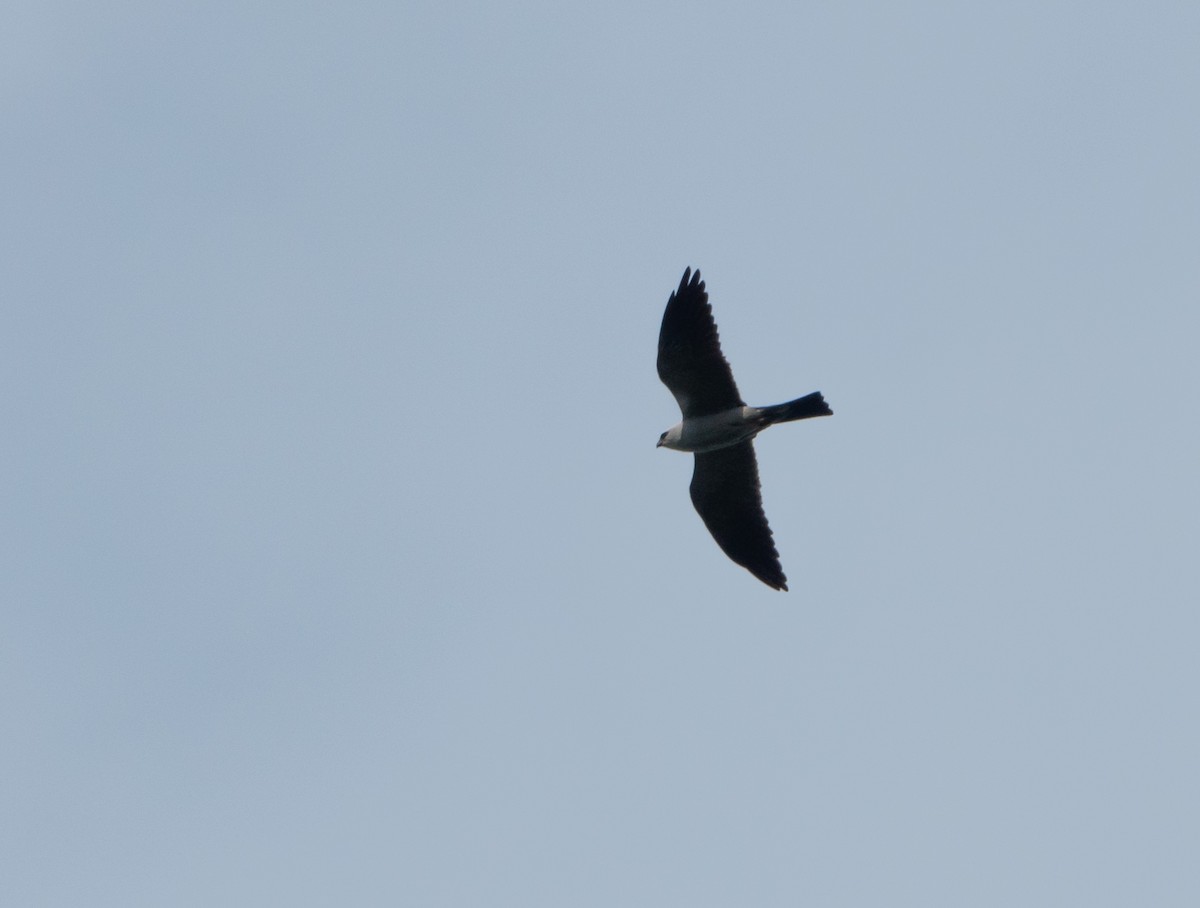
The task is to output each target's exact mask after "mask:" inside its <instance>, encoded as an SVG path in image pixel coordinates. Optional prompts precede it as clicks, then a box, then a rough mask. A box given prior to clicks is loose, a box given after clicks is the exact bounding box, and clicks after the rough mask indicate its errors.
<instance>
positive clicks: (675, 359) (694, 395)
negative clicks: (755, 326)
mask: <svg viewBox="0 0 1200 908" xmlns="http://www.w3.org/2000/svg"><path fill="white" fill-rule="evenodd" d="M658 377H659V378H661V379H662V380H663V384H665V385H666V386H667V388H669V389H670V391H671V393H672V394H674V395H675V400H676V401H678V402H679V409H680V410H682V411H683V418H684V419H691V418H692V417H695V416H708V415H710V414H712V413H720V412H721V411H722V410H729V409H732V408H733V407H743V406H745V403H744V402H743V401H742V398H741V396H740V395H739V394H738V389H737V385H735V384H734V382H733V372H732V370H731V369H730V368H729V363H727V362H726V361H725V357H724V356H723V355H722V354H721V339H720V338H719V337H718V336H717V323H716V322H715V321H713V315H712V307H711V306H709V304H708V293H706V292H705V290H704V281H702V280H700V272H699V271H697V272H696V273H695V274H692V269H691V268H688V269H687V270H686V271H684V272H683V280H681V281H680V282H679V289H678V290H676V291H675V292H674V293H672V294H671V298H670V299H669V300H667V311H666V312H664V313H663V320H662V328H660V329H659V332H658Z"/></svg>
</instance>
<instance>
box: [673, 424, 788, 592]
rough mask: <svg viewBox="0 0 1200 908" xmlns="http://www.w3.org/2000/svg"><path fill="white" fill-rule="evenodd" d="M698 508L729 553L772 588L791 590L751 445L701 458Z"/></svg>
mask: <svg viewBox="0 0 1200 908" xmlns="http://www.w3.org/2000/svg"><path fill="white" fill-rule="evenodd" d="M691 491H692V504H694V505H695V506H696V512H697V513H698V514H699V515H700V517H701V519H702V520H703V521H704V525H705V526H706V527H708V531H709V532H710V533H712V536H713V539H715V540H717V545H719V546H720V547H721V548H722V549H723V550H724V551H725V554H726V555H728V556H729V557H730V558H732V559H733V560H734V561H736V562H737V563H738V564H740V565H741V566H742V567H744V568H746V570H748V571H749V572H750V573H751V574H753V575H754V576H755V577H757V578H758V579H759V580H761V581H762V582H763V583H765V584H766V585H767V586H769V587H771V588H773V589H777V590H786V589H787V577H785V576H784V575H783V567H782V566H781V565H780V563H779V552H778V551H777V550H776V548H775V542H774V540H773V539H772V538H771V528H770V527H769V526H768V525H767V515H766V514H764V513H763V506H762V495H761V493H760V492H759V484H758V462H757V461H756V460H755V457H754V446H753V444H752V443H751V442H748V441H744V442H742V443H741V444H737V445H733V446H732V447H728V448H718V449H717V450H716V451H706V452H704V453H703V454H697V455H696V469H695V471H694V472H693V473H692V488H691Z"/></svg>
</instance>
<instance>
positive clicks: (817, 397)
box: [762, 391, 833, 425]
mask: <svg viewBox="0 0 1200 908" xmlns="http://www.w3.org/2000/svg"><path fill="white" fill-rule="evenodd" d="M762 411H763V416H765V417H766V421H767V425H771V424H772V423H777V422H791V421H792V420H794V419H810V418H812V417H813V416H832V415H833V411H832V410H830V409H829V404H827V403H825V397H824V395H822V394H821V392H820V391H814V392H813V393H812V394H806V395H804V397H798V398H796V399H795V400H789V401H788V402H787V403H786V404H775V406H773V407H763V408H762Z"/></svg>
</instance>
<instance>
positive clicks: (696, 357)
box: [658, 268, 833, 590]
mask: <svg viewBox="0 0 1200 908" xmlns="http://www.w3.org/2000/svg"><path fill="white" fill-rule="evenodd" d="M658 377H659V378H661V379H662V381H663V384H665V385H666V386H667V388H668V389H669V390H670V392H671V393H672V394H673V395H675V400H676V401H677V402H678V403H679V409H680V410H682V411H683V420H682V421H680V422H678V423H676V424H675V425H673V426H671V428H669V429H667V431H665V432H663V433H662V435H660V436H659V437H658V447H660V448H673V449H674V450H676V451H691V452H692V453H694V454H695V456H696V465H695V469H694V470H693V472H692V486H691V492H692V504H693V505H695V506H696V511H697V513H699V514H700V518H701V519H702V520H703V521H704V525H705V526H706V527H708V531H709V532H710V533H712V537H713V539H715V540H716V541H717V545H719V546H720V547H721V548H722V549H723V550H724V552H725V554H726V555H728V556H729V557H730V558H732V559H733V560H734V561H735V562H737V563H738V564H740V565H741V566H742V567H744V568H746V570H748V571H749V572H750V573H751V574H753V575H754V576H755V577H757V578H758V579H759V580H761V581H762V582H763V583H765V584H766V585H767V586H769V587H771V588H772V589H776V590H786V589H787V577H785V576H784V574H783V567H782V565H780V563H779V552H778V551H777V550H776V548H775V543H774V541H773V540H772V538H771V528H770V527H769V526H768V525H767V516H766V514H764V513H763V506H762V495H761V494H760V492H759V483H758V462H757V460H755V457H754V436H755V435H757V434H758V433H759V432H761V431H762V430H763V429H765V428H767V426H771V425H774V424H775V423H777V422H791V421H792V420H796V419H808V418H810V417H813V416H832V415H833V411H832V410H830V409H829V405H828V404H827V403H825V398H824V397H823V396H821V392H820V391H814V392H813V393H812V394H808V395H805V396H804V397H801V398H798V399H796V400H793V401H789V402H788V403H786V404H776V405H775V406H773V407H748V406H746V403H745V401H743V400H742V398H741V395H740V394H738V389H737V385H735V384H734V382H733V372H732V370H730V368H729V363H728V362H727V361H726V359H725V357H724V355H722V353H721V341H720V338H719V337H718V336H717V324H716V322H715V321H713V315H712V307H711V306H709V304H708V293H707V292H706V291H705V289H704V281H702V280H700V272H699V271H697V272H696V273H695V274H692V269H691V268H688V269H687V270H686V271H684V272H683V280H681V281H680V282H679V289H677V290H676V291H675V292H674V293H672V294H671V298H670V299H669V300H667V311H666V312H664V313H663V320H662V328H661V329H660V330H659V333H658Z"/></svg>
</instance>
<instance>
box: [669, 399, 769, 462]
mask: <svg viewBox="0 0 1200 908" xmlns="http://www.w3.org/2000/svg"><path fill="white" fill-rule="evenodd" d="M769 425H770V422H768V421H767V419H766V414H765V413H764V412H763V411H762V409H760V408H759V407H734V408H733V409H730V410H723V411H721V412H720V413H713V414H712V415H710V416H695V417H692V418H691V419H685V420H683V421H682V422H678V423H676V424H675V425H673V426H671V428H669V429H667V431H666V432H664V433H663V434H662V437H661V438H659V440H658V445H657V446H658V447H660V448H671V449H672V450H675V451H692V452H694V453H697V454H700V453H703V452H705V451H716V450H719V449H720V448H728V447H731V446H732V445H736V444H740V443H741V442H743V441H747V440H748V439H751V438H753V437H754V436H755V435H757V434H758V433H759V432H761V431H762V430H763V429H765V428H766V427H767V426H769Z"/></svg>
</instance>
